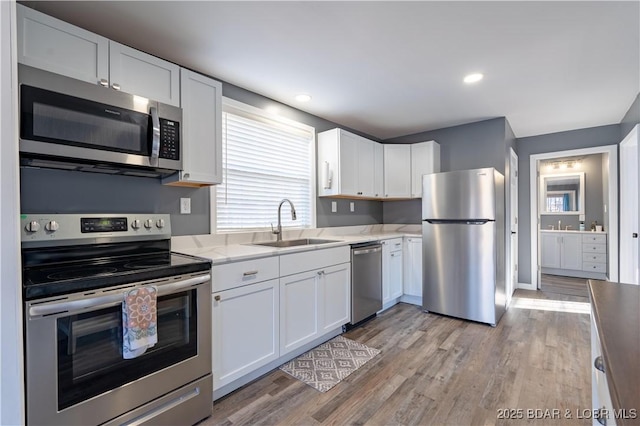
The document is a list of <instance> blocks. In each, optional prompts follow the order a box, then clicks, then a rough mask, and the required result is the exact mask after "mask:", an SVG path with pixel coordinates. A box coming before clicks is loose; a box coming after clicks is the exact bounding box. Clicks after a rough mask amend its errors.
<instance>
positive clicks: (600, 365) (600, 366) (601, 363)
mask: <svg viewBox="0 0 640 426" xmlns="http://www.w3.org/2000/svg"><path fill="white" fill-rule="evenodd" d="M593 366H594V367H595V368H596V370H600V371H602V372H603V373H605V374H607V373H606V372H605V371H604V360H603V359H602V355H601V356H598V357H596V359H594V360H593Z"/></svg>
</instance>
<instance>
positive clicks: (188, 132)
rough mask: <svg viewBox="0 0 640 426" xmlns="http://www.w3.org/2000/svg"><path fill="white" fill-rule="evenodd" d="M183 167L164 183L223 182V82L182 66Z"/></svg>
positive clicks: (198, 184) (198, 183)
mask: <svg viewBox="0 0 640 426" xmlns="http://www.w3.org/2000/svg"><path fill="white" fill-rule="evenodd" d="M180 104H181V105H182V154H181V156H182V171H181V172H178V173H176V174H174V175H172V176H169V177H168V178H165V179H163V181H162V182H163V183H165V184H170V185H179V186H196V187H197V186H206V185H214V184H218V183H221V182H222V83H220V82H218V81H215V80H213V79H211V78H209V77H206V76H204V75H201V74H198V73H195V72H193V71H190V70H187V69H184V68H182V69H181V70H180Z"/></svg>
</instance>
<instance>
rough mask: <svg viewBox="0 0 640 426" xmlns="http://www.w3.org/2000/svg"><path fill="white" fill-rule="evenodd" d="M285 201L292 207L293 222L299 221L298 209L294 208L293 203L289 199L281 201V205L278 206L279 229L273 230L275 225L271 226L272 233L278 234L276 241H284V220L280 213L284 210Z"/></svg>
mask: <svg viewBox="0 0 640 426" xmlns="http://www.w3.org/2000/svg"><path fill="white" fill-rule="evenodd" d="M285 201H286V202H287V203H289V205H290V206H291V220H296V219H297V217H296V208H295V207H293V203H292V202H291V200H289V199H288V198H283V199H282V201H280V205H279V206H278V227H277V228H276V229H273V223H272V224H271V233H273V234H276V241H282V219H281V212H280V211H281V210H282V205H283V204H284V202H285Z"/></svg>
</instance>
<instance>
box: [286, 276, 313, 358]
mask: <svg viewBox="0 0 640 426" xmlns="http://www.w3.org/2000/svg"><path fill="white" fill-rule="evenodd" d="M319 282H320V274H319V271H309V272H303V273H300V274H295V275H291V276H288V277H284V278H280V355H284V354H286V353H288V352H291V351H292V350H294V349H296V348H299V347H300V346H302V345H304V344H305V343H309V342H311V341H312V340H314V339H315V338H316V337H318V336H319V335H320V331H319V325H320V324H319V323H320V321H319V312H318V305H319V303H318V301H319V296H320V293H319Z"/></svg>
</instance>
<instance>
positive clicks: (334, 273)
mask: <svg viewBox="0 0 640 426" xmlns="http://www.w3.org/2000/svg"><path fill="white" fill-rule="evenodd" d="M320 294H321V298H320V299H319V300H320V302H321V306H320V307H319V308H320V309H321V311H322V320H321V328H322V329H321V334H324V333H327V332H329V331H332V330H335V329H336V328H338V327H342V326H343V325H344V324H346V323H348V322H349V321H350V320H351V263H343V264H341V265H335V266H331V267H328V268H325V269H322V270H321V271H320Z"/></svg>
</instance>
